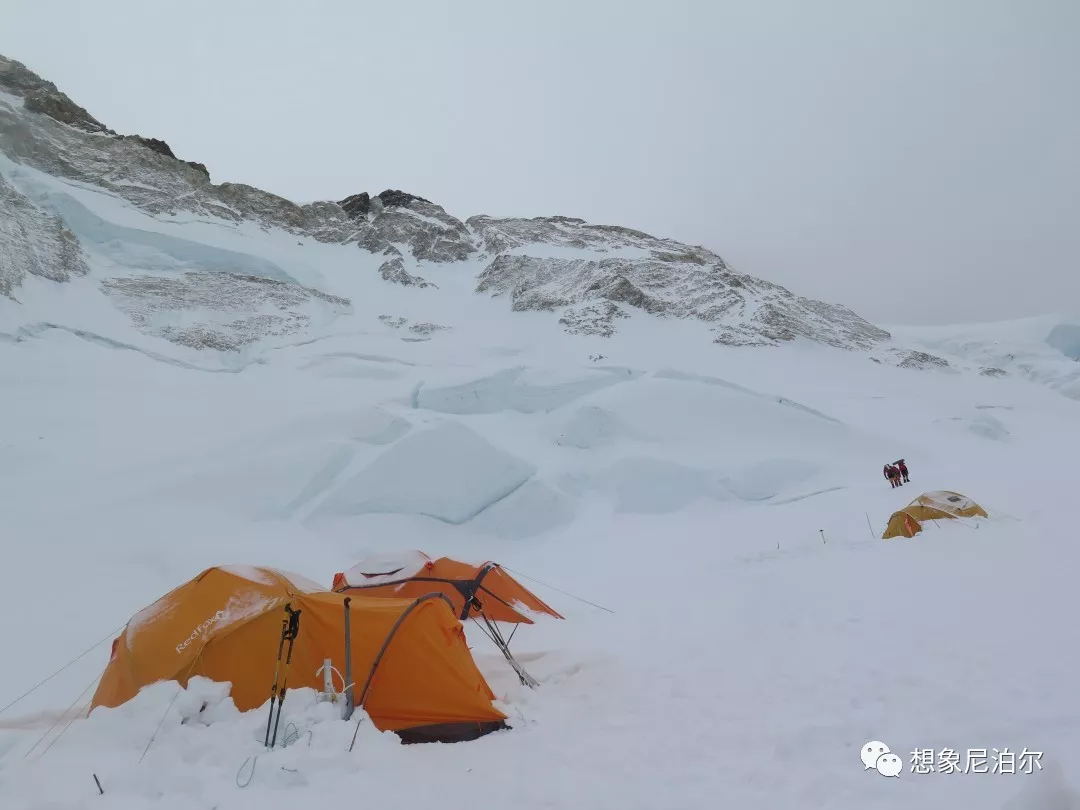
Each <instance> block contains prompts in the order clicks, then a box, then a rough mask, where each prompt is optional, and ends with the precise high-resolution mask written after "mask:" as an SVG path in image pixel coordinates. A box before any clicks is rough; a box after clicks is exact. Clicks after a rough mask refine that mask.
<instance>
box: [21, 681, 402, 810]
mask: <svg viewBox="0 0 1080 810" xmlns="http://www.w3.org/2000/svg"><path fill="white" fill-rule="evenodd" d="M230 688H231V687H230V685H229V684H228V683H216V682H214V681H210V680H207V679H206V678H203V677H200V676H193V677H192V678H191V679H190V680H189V681H188V684H187V687H186V688H181V687H180V686H179V685H178V684H177V683H176V682H175V681H162V682H159V683H156V684H152V685H150V686H147V687H146V688H144V689H143V690H141V691H140V692H139V694H138V695H136V697H135V698H133V699H132V700H130V701H128V702H127V703H125V704H123V705H121V706H118V707H116V708H106V707H99V708H96V709H94V711H93V712H92V713H91V714H90V716H89V717H86V718H79V719H73V720H72V722H71V723H70V725H69V726H68V727H67V728H66V730H65V731H64V733H63V735H62V736H57V734H56V730H53V731H52V732H51V733H50V734H49V740H56V742H55V745H53V746H52V747H51V748H50V749H49V754H48V756H46V757H40V756H39V754H40V752H41V750H42V748H43V747H44V746H46V745H48V744H49V742H48V741H46V742H44V743H42V745H40V746H38V747H37V749H35V750H34V751H33V753H32V754H31V755H30V756H29V757H28V758H26V759H23V758H22V754H23V753H25V752H27V751H30V750H31V747H32V746H33V745H34V743H35V742H36V741H37V739H38V738H39V737H40V734H41V732H40V731H39V730H36V729H34V730H30V731H28V732H21V733H11V734H10V738H9V740H8V743H9V744H10V745H11V749H10V750H9V751H8V758H10V759H12V760H13V761H17V762H19V763H20V767H17V768H13V767H6V768H4V770H3V780H2V783H0V796H2V797H3V801H4V806H5V807H8V806H10V807H13V808H14V807H20V808H25V810H44V809H45V808H49V807H53V808H59V807H64V808H81V807H89V806H91V805H98V806H102V807H106V806H107V807H118V808H119V807H123V808H129V807H130V808H136V807H160V808H176V810H180V808H207V809H208V810H209V808H213V807H228V806H230V805H235V803H236V802H237V801H240V803H241V805H240V806H245V807H247V806H252V807H262V806H278V805H277V802H278V801H286V802H287V803H290V804H293V805H304V804H305V803H306V802H305V799H306V798H307V797H308V795H309V794H308V792H307V791H308V790H309V789H310V788H311V787H312V786H316V785H318V784H319V783H320V782H324V781H325V780H326V779H327V777H328V776H330V775H331V774H333V773H335V772H336V773H338V774H340V773H343V772H345V771H355V769H356V768H357V767H358V765H357V763H358V762H362V763H363V764H362V765H360V766H359V767H360V768H361V770H362V771H365V772H367V771H369V770H370V769H375V770H373V771H371V772H370V773H368V774H367V776H370V775H371V774H373V773H377V772H379V771H380V770H382V771H383V772H385V769H386V768H387V766H388V765H389V766H391V767H392V763H393V762H394V759H395V757H396V756H399V755H400V752H401V750H402V749H401V744H400V740H399V739H398V737H397V736H396V735H395V734H393V733H390V732H385V733H384V732H380V731H378V730H377V729H376V728H375V727H374V726H373V725H372V724H371V722H370V720H368V718H367V717H366V715H365V714H364V712H363V711H358V712H357V713H356V714H355V715H354V718H355V720H356V721H360V724H359V728H357V726H356V723H355V722H348V723H345V722H341V721H340V713H341V709H340V706H337V705H335V704H333V703H330V702H324V701H319V700H318V699H317V694H316V692H315V691H314V690H312V689H290V690H289V691H288V693H287V695H286V697H285V701H284V704H283V707H282V711H281V720H280V724H279V727H278V736H277V745H276V746H275V747H274V748H273V749H272V750H267V749H266V748H265V746H264V745H263V739H264V737H265V734H266V718H267V712H268V709H267V706H266V705H263V706H262V707H260V708H258V709H254V710H252V711H248V712H240V711H238V710H237V709H236V706H235V704H234V703H233V701H232V698H231V697H229V691H230ZM354 730H356V731H357V738H356V750H354V751H353V752H352V753H350V752H349V751H348V748H349V745H350V742H351V739H352V734H353V732H354ZM0 736H7V735H0ZM72 768H74V769H75V770H78V772H79V773H81V774H83V776H84V777H85V778H84V779H57V778H56V776H55V775H56V773H57V769H59V771H60V772H67V771H68V770H69V769H72ZM91 774H94V775H96V776H97V778H98V780H99V782H100V784H101V786H102V789H103V791H104V794H103V795H100V796H99V795H98V791H97V787H96V785H95V783H94V781H93V778H92V776H91ZM194 774H197V775H198V776H197V777H196V778H193V775H194ZM102 802H103V804H102ZM252 803H253V804H252Z"/></svg>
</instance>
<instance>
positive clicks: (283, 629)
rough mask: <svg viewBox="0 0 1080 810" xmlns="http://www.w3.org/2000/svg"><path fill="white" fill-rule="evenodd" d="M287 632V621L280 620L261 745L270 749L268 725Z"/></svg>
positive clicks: (272, 715) (271, 716)
mask: <svg viewBox="0 0 1080 810" xmlns="http://www.w3.org/2000/svg"><path fill="white" fill-rule="evenodd" d="M288 632H289V620H288V619H282V620H281V639H280V640H279V641H278V648H277V663H276V664H275V665H274V683H273V684H272V685H271V686H270V715H269V716H268V717H267V718H266V737H265V739H263V745H265V746H266V747H267V748H269V747H270V724H271V723H272V722H273V721H274V701H275V700H276V699H277V688H278V675H279V674H281V651H282V650H283V649H285V636H286V634H287V633H288Z"/></svg>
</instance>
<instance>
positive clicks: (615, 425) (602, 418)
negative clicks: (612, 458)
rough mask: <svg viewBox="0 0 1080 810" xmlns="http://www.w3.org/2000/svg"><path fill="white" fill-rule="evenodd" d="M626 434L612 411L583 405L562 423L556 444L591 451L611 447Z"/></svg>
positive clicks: (555, 439) (556, 437) (557, 432)
mask: <svg viewBox="0 0 1080 810" xmlns="http://www.w3.org/2000/svg"><path fill="white" fill-rule="evenodd" d="M626 433H627V431H626V429H625V428H623V427H622V426H621V425H620V424H619V420H618V418H617V417H616V416H615V415H614V414H613V413H612V412H611V411H609V410H607V409H605V408H600V407H598V406H596V405H583V406H582V407H580V408H578V409H577V410H576V411H574V413H573V414H572V415H571V416H570V417H569V418H568V419H567V420H566V421H564V422H563V423H562V425H561V426H560V427H559V429H558V430H557V431H556V435H555V437H554V442H555V444H557V445H560V446H562V447H577V448H579V449H581V450H590V449H592V448H595V447H601V446H604V445H609V444H611V443H612V442H614V441H615V440H616V439H617V438H619V437H620V436H624V435H626Z"/></svg>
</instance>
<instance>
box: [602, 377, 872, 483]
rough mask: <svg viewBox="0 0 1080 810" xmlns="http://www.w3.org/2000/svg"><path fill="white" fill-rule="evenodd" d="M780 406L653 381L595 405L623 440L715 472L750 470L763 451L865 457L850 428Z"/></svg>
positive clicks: (728, 389)
mask: <svg viewBox="0 0 1080 810" xmlns="http://www.w3.org/2000/svg"><path fill="white" fill-rule="evenodd" d="M780 399H781V398H779V397H770V396H761V395H756V394H752V393H751V394H748V393H747V392H746V391H745V390H744V389H742V388H741V386H731V385H726V384H708V385H696V384H693V385H688V384H687V383H686V382H684V381H681V380H678V379H657V378H655V377H652V378H646V379H642V380H638V381H636V382H635V383H634V384H633V385H627V386H620V387H619V388H616V389H611V390H609V391H603V392H600V394H599V395H596V396H594V398H593V400H592V402H591V403H590V404H592V405H595V406H596V407H602V408H604V409H605V410H607V411H609V412H610V413H611V414H613V416H614V418H615V419H617V420H618V424H619V429H620V430H621V431H622V432H623V434H624V436H626V437H633V438H634V439H635V440H637V441H639V442H643V443H647V444H649V445H650V450H649V452H648V453H647V455H650V456H658V455H661V454H662V455H664V456H667V455H669V454H670V453H672V452H675V451H676V448H678V452H682V451H684V450H685V451H686V452H688V453H691V454H692V455H693V456H695V457H696V459H695V460H696V461H697V462H698V465H699V466H703V467H708V468H715V467H717V466H719V465H725V466H726V465H732V464H734V465H738V464H743V463H751V462H753V461H757V460H760V459H761V457H762V455H763V452H764V453H765V454H767V455H772V456H775V457H778V458H788V457H798V456H800V455H804V454H805V455H806V456H807V457H808V458H815V457H825V458H830V459H835V458H837V457H838V455H839V454H843V453H845V452H853V453H860V452H864V451H865V448H866V446H867V443H866V441H865V439H864V437H861V436H857V435H856V434H855V433H854V431H852V430H851V428H849V427H848V426H847V425H846V424H844V423H842V422H839V421H837V420H833V419H829V418H822V417H821V416H820V415H818V414H816V413H812V412H808V409H804V408H796V407H791V406H790V404H788V403H786V402H781V401H780ZM809 410H811V411H812V409H809ZM661 445H662V446H663V449H662V450H661V449H660V446H661ZM652 448H656V449H655V450H654V449H652Z"/></svg>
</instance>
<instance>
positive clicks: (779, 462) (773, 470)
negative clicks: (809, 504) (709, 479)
mask: <svg viewBox="0 0 1080 810" xmlns="http://www.w3.org/2000/svg"><path fill="white" fill-rule="evenodd" d="M819 472H820V467H819V466H818V465H817V464H813V463H810V462H807V461H800V460H798V459H768V460H765V461H760V462H756V463H754V464H748V465H746V466H744V467H742V468H741V469H739V470H737V471H735V472H734V473H733V474H731V475H729V476H727V477H725V478H724V480H723V484H724V486H725V487H726V488H727V490H728V491H729V492H731V493H732V494H733V495H735V496H736V497H737V498H741V499H742V500H746V501H765V500H768V499H770V498H773V497H775V496H776V495H779V494H781V493H783V492H785V491H788V490H790V489H791V488H792V487H794V486H796V485H798V484H803V483H805V482H807V481H809V480H810V479H812V478H814V477H815V476H816V475H817V474H818V473H819Z"/></svg>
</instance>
